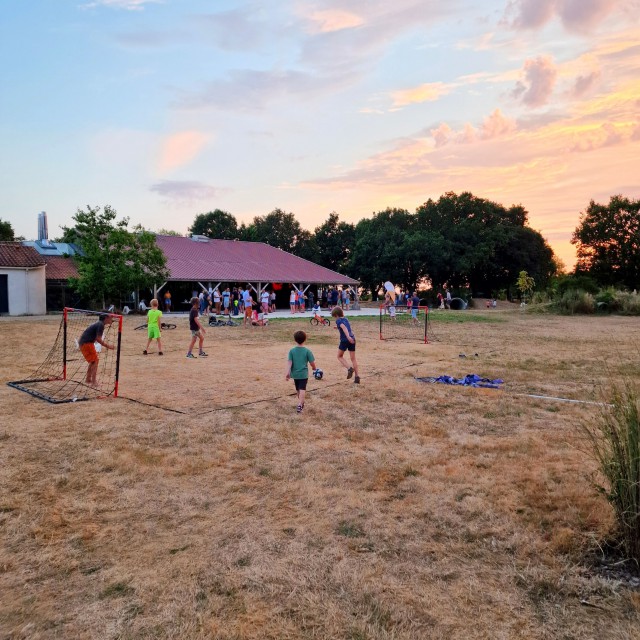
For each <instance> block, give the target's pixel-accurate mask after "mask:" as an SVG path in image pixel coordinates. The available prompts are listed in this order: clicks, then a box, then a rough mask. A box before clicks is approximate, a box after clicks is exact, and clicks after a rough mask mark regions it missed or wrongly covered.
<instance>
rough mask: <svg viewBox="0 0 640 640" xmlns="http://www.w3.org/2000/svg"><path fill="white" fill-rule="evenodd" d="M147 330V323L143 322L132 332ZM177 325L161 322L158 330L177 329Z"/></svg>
mask: <svg viewBox="0 0 640 640" xmlns="http://www.w3.org/2000/svg"><path fill="white" fill-rule="evenodd" d="M146 328H147V323H146V322H145V323H144V324H141V325H138V326H137V327H136V328H135V329H134V331H138V329H146ZM177 328H178V325H177V324H171V323H167V322H162V323H161V324H160V329H177Z"/></svg>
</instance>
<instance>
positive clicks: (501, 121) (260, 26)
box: [0, 0, 640, 266]
mask: <svg viewBox="0 0 640 640" xmlns="http://www.w3.org/2000/svg"><path fill="white" fill-rule="evenodd" d="M0 80H1V82H2V87H1V89H0V218H1V219H2V220H8V221H9V222H11V224H12V225H13V228H14V230H15V232H16V234H18V235H22V236H25V238H27V239H34V238H35V237H36V235H37V213H38V212H39V211H47V214H48V222H49V236H50V237H51V238H55V237H56V236H58V235H60V226H61V225H70V224H72V216H73V214H74V213H75V211H76V209H77V208H78V207H81V208H84V207H85V206H86V205H87V204H89V205H92V206H104V205H105V204H110V205H111V206H112V207H114V208H115V209H116V210H117V211H118V213H119V214H120V216H128V217H129V219H130V222H131V223H132V224H142V225H143V226H144V227H146V228H148V229H151V230H158V229H160V228H165V229H172V230H175V231H179V232H181V233H186V232H187V228H188V227H189V226H190V225H191V224H192V223H193V220H194V218H195V216H196V215H197V214H198V213H203V212H207V211H211V210H213V209H215V208H219V209H223V210H225V211H228V212H229V213H231V214H233V215H234V216H235V217H236V219H237V220H238V221H239V222H250V221H251V220H252V219H253V217H254V216H256V215H266V214H268V213H269V212H270V211H272V210H273V209H275V208H276V207H277V208H280V209H283V210H285V211H286V212H292V213H293V214H294V215H295V216H296V218H297V219H298V220H299V221H300V223H301V224H302V226H303V227H305V228H307V229H309V230H313V229H314V228H315V227H316V226H318V225H319V224H321V223H322V222H324V221H325V220H326V219H327V217H328V216H329V214H330V213H331V212H332V211H335V212H337V213H338V214H339V216H340V219H341V220H345V221H348V222H354V223H355V222H357V221H358V220H360V219H362V218H364V217H370V216H371V214H372V213H373V212H374V211H380V210H382V209H385V208H386V207H388V206H391V207H400V208H403V209H407V210H409V211H415V209H416V207H418V206H419V205H420V204H421V203H423V202H424V201H426V200H427V199H428V198H434V199H435V198H438V197H439V196H440V195H442V194H443V193H445V192H447V191H455V192H461V191H471V192H472V193H473V194H475V195H477V196H480V197H484V198H489V199H491V200H495V201H497V202H500V203H502V204H504V205H505V206H509V205H511V204H522V205H523V206H524V207H525V208H526V209H527V210H528V211H529V220H530V224H531V226H532V227H533V228H535V229H537V230H539V231H540V232H541V233H542V234H543V235H544V236H545V237H546V238H547V240H548V241H549V242H550V244H551V245H552V247H553V248H554V250H555V251H556V253H557V254H558V255H559V257H560V258H561V259H562V260H563V261H564V262H565V263H566V264H567V265H568V266H572V265H573V262H574V259H575V255H574V248H573V246H572V245H571V244H570V243H569V240H570V237H571V234H572V232H573V230H574V229H575V227H576V225H577V224H578V222H579V215H580V212H581V211H583V210H584V209H585V208H586V207H587V206H588V204H589V201H590V200H591V199H594V200H596V201H597V202H603V203H606V202H608V200H609V197H610V196H611V195H614V194H617V193H621V194H623V195H625V196H628V197H632V198H640V0H482V1H480V0H476V1H472V0H449V1H448V2H434V1H431V0H422V1H417V0H393V2H391V1H390V0H343V1H337V0H336V1H332V0H318V1H316V2H314V1H311V0H310V1H306V0H271V1H270V2H258V1H255V2H250V1H247V2H245V1H243V0H238V1H235V2H233V1H226V0H209V1H205V0H75V1H68V0H56V1H53V0H29V1H25V0H2V3H1V5H0Z"/></svg>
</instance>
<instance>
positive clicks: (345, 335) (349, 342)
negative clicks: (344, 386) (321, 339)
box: [331, 307, 360, 384]
mask: <svg viewBox="0 0 640 640" xmlns="http://www.w3.org/2000/svg"><path fill="white" fill-rule="evenodd" d="M331 315H332V316H333V317H334V318H336V329H337V330H338V332H339V333H340V344H339V345H338V362H339V363H340V364H341V365H342V366H343V367H344V368H345V369H346V370H347V380H349V379H350V378H351V376H353V374H354V373H355V374H356V377H355V378H354V379H353V382H354V383H355V384H360V375H359V373H358V362H357V360H356V337H355V336H354V335H353V331H352V329H351V325H350V324H349V321H348V320H347V319H346V318H345V317H344V312H343V311H342V309H341V308H340V307H334V308H333V310H332V311H331ZM345 351H348V352H349V357H350V358H351V366H349V365H348V364H347V362H346V360H345V359H344V353H345Z"/></svg>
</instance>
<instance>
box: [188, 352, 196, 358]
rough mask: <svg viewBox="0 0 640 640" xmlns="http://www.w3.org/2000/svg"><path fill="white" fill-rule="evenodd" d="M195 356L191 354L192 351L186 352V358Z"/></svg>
mask: <svg viewBox="0 0 640 640" xmlns="http://www.w3.org/2000/svg"><path fill="white" fill-rule="evenodd" d="M195 357H196V356H194V355H193V353H191V352H189V353H187V358H195Z"/></svg>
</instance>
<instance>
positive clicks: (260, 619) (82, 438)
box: [0, 310, 640, 640]
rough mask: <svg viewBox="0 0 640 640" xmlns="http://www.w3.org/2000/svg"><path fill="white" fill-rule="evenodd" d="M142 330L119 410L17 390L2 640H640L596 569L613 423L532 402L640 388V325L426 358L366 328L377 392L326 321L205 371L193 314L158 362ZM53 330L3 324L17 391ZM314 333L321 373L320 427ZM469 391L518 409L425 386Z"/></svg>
mask: <svg viewBox="0 0 640 640" xmlns="http://www.w3.org/2000/svg"><path fill="white" fill-rule="evenodd" d="M438 314H441V315H438ZM142 321H143V320H142ZM140 322H141V318H140V317H137V318H132V317H127V318H126V319H125V330H124V335H123V345H122V366H121V380H120V394H121V397H120V398H116V399H113V398H112V399H106V400H93V401H89V402H79V403H74V404H61V405H52V404H49V403H47V402H44V401H42V400H38V399H36V398H33V397H31V396H30V395H28V394H25V393H22V392H20V391H17V390H15V389H12V388H10V387H8V386H6V384H2V385H0V401H1V406H2V417H1V422H0V638H2V639H3V640H7V639H11V640H17V639H22V638H24V639H27V638H28V639H38V640H40V639H43V640H44V639H47V640H49V639H53V638H63V639H85V638H87V639H89V638H90V639H96V638H97V639H103V638H104V639H109V640H111V639H113V640H115V639H122V640H124V639H134V638H135V639H143V638H144V639H151V638H154V639H155V638H157V639H169V638H172V639H180V640H191V639H201V638H202V639H205V638H207V639H208V638H212V639H213V638H215V639H219V640H240V639H256V640H257V639H260V640H265V639H274V640H275V639H293V638H305V639H306V638H310V639H341V640H383V639H385V640H387V639H388V640H391V639H393V640H408V639H411V640H414V639H422V638H425V639H431V638H433V639H439V638H443V639H445V638H446V639H447V640H453V639H458V638H462V639H474V638H491V639H501V638H504V639H511V638H536V639H538V638H539V639H543V638H566V639H587V638H607V640H622V639H630V638H639V637H640V592H639V591H638V590H634V589H633V588H631V587H630V586H629V585H628V584H625V583H624V582H621V581H618V580H616V579H611V578H610V577H607V576H605V575H604V574H603V573H602V572H600V571H599V570H598V568H597V566H596V565H597V562H596V560H597V557H598V545H599V544H602V541H603V540H605V539H606V538H607V535H608V532H609V531H610V527H611V523H612V515H611V512H610V511H609V507H608V505H607V503H606V501H605V500H604V498H603V497H602V496H599V495H598V494H597V493H596V492H595V491H594V489H593V487H592V485H591V484H590V482H589V479H588V478H589V476H590V474H591V473H592V472H593V468H594V467H593V463H592V461H591V460H590V458H589V457H588V456H587V455H586V454H585V453H584V451H583V448H582V446H581V441H580V439H579V431H578V429H577V425H578V424H579V423H580V421H581V420H583V419H588V418H589V417H590V416H595V415H596V413H597V411H598V408H597V406H596V405H593V404H578V403H568V402H559V401H555V400H549V399H539V398H532V397H530V396H529V395H528V394H536V395H545V396H558V397H562V398H573V399H577V400H587V401H593V400H598V399H599V398H600V397H601V395H600V394H601V392H602V389H603V385H606V383H607V380H608V379H610V378H611V377H616V376H617V375H619V374H623V373H624V374H627V375H632V376H638V375H639V374H640V358H639V357H638V354H639V349H638V345H639V344H640V324H639V323H638V321H637V319H634V318H621V317H606V318H594V317H589V318H585V317H556V316H540V315H534V314H523V313H521V312H520V311H515V312H509V311H504V312H503V311H500V310H498V311H495V310H493V311H491V310H486V311H485V310H481V311H477V312H473V311H470V312H458V313H457V314H456V312H435V313H434V323H433V334H434V336H435V337H436V338H437V341H435V342H433V343H432V344H429V345H423V344H420V343H418V342H415V343H409V342H381V341H379V340H378V329H377V324H376V322H375V319H373V318H372V319H367V318H357V319H354V321H353V326H354V329H355V331H356V335H357V337H358V358H359V362H360V364H361V376H362V384H361V385H360V386H357V385H354V384H352V383H351V381H347V380H346V379H345V372H344V370H343V369H341V368H340V366H339V364H338V363H337V361H336V359H335V357H336V350H337V349H336V346H337V338H336V332H335V330H334V329H333V328H331V329H326V328H322V327H318V328H312V327H310V326H309V323H308V320H307V319H296V320H290V319H286V320H281V321H277V322H274V323H273V324H272V325H271V326H269V327H268V328H247V329H243V328H229V327H219V328H217V327H212V328H210V329H208V331H207V336H206V342H205V348H206V350H207V351H208V353H209V355H210V357H209V358H207V359H204V358H200V359H197V360H187V359H186V358H185V351H186V346H187V344H188V341H189V332H188V321H187V319H186V318H180V319H179V320H177V322H178V325H179V326H178V329H177V330H175V331H165V332H164V334H163V339H164V342H165V355H164V356H163V357H162V358H160V357H158V356H157V355H155V354H153V355H149V356H146V357H145V356H143V355H141V354H142V349H143V348H144V345H145V344H146V335H145V332H141V331H133V327H134V326H135V325H136V324H140ZM58 326H59V318H57V317H46V318H22V319H9V318H1V319H0V371H1V374H0V375H1V378H2V382H3V383H6V382H7V381H9V380H16V379H19V378H22V377H25V376H26V375H28V374H29V373H31V372H32V371H33V370H35V368H36V366H37V365H38V364H39V363H40V362H41V361H42V360H43V358H44V356H45V355H46V353H47V351H48V349H49V348H50V346H51V345H52V344H53V341H54V338H55V335H56V333H57V330H58ZM298 328H303V329H305V330H307V331H308V334H309V341H308V346H309V347H310V348H311V349H312V350H313V351H314V353H315V356H316V359H317V362H318V364H319V366H320V367H322V368H323V369H324V372H325V378H324V380H321V381H316V380H313V379H311V380H310V383H309V388H310V390H311V391H310V393H308V395H307V402H306V408H305V412H304V414H303V415H301V416H299V415H296V412H295V400H294V398H293V396H292V393H293V384H292V383H291V382H286V381H285V379H284V373H285V363H286V356H287V351H288V349H289V347H290V346H291V345H292V338H291V336H292V334H293V331H294V330H296V329H298ZM140 334H142V335H140ZM461 353H464V354H466V356H467V357H465V358H461V357H460V354H461ZM475 354H477V356H476V355H475ZM467 373H477V374H479V375H482V376H486V377H490V378H502V379H504V380H505V385H504V387H505V388H504V390H501V391H496V390H488V389H471V388H459V387H449V386H444V385H438V384H424V383H420V382H416V381H415V379H414V377H415V376H436V375H441V374H449V375H454V376H461V375H464V374H467Z"/></svg>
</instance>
